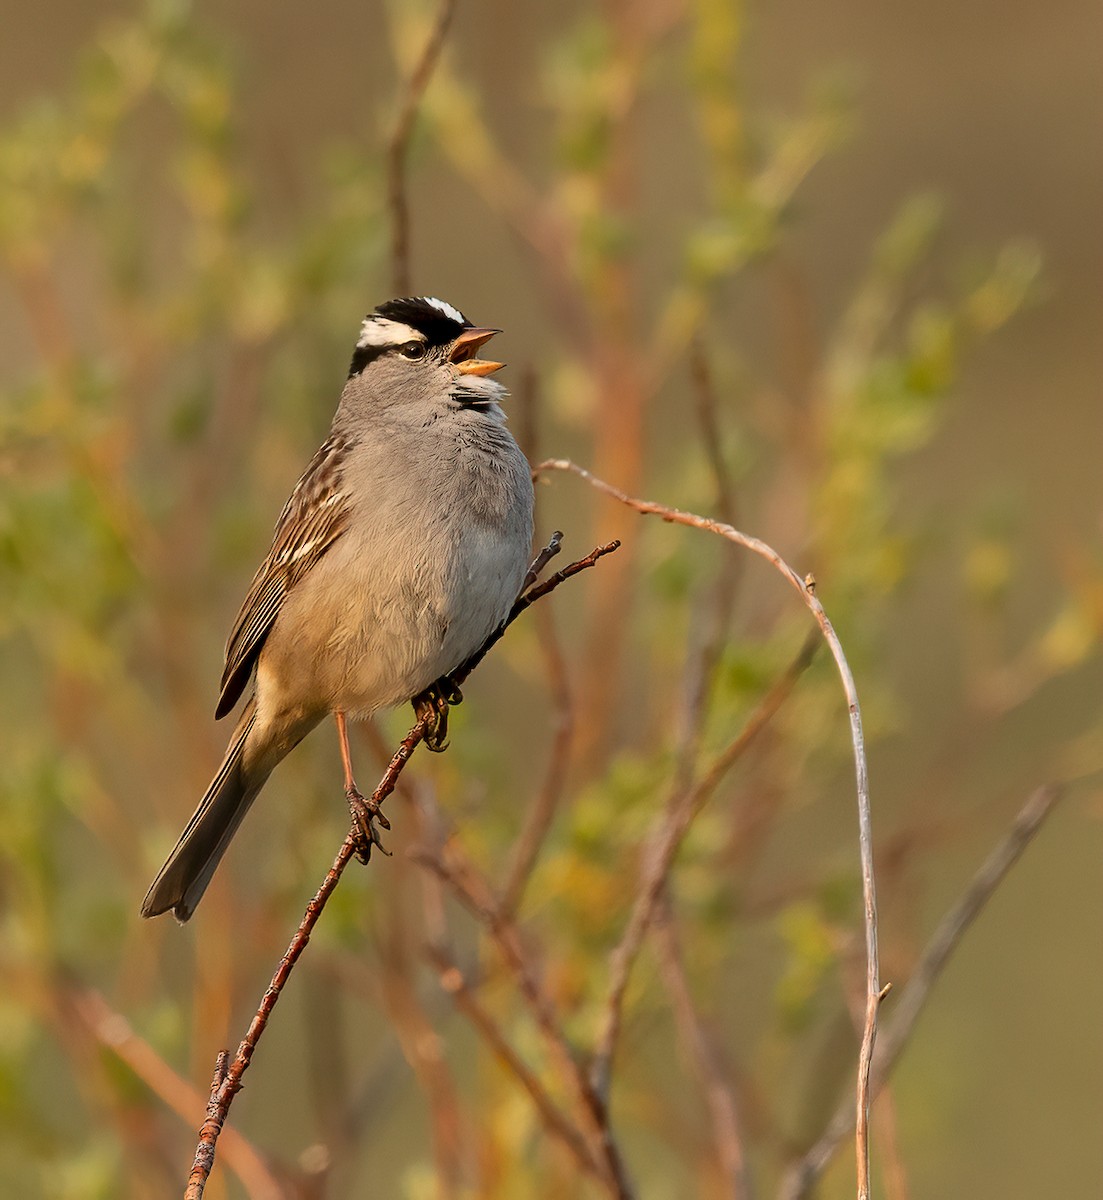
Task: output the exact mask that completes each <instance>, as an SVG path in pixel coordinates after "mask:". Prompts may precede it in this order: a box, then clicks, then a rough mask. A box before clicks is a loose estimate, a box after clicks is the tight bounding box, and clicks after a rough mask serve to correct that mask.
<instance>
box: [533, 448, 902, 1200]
mask: <svg viewBox="0 0 1103 1200" xmlns="http://www.w3.org/2000/svg"><path fill="white" fill-rule="evenodd" d="M541 471H570V472H573V473H574V474H575V475H578V476H579V477H580V478H582V479H584V480H586V482H587V483H589V484H590V485H591V486H592V487H594V488H596V489H597V490H598V491H601V492H604V493H605V494H606V495H608V496H612V497H613V498H614V499H615V500H618V501H620V503H621V504H625V505H627V506H628V507H629V508H633V509H635V510H636V512H639V513H643V514H645V515H653V516H658V517H661V518H662V519H663V520H664V521H670V522H672V523H674V524H677V525H687V526H690V527H691V528H694V529H703V530H705V531H707V532H709V533H716V534H719V535H720V536H721V537H724V538H727V539H728V541H731V542H734V543H735V544H736V545H738V546H742V547H744V548H745V549H747V550H751V551H753V553H755V554H758V555H759V556H761V557H762V558H764V559H766V561H767V562H769V563H771V564H772V565H773V566H774V567H775V569H776V570H778V571H779V572H780V573H781V575H782V576H783V578H784V579H785V580H786V581H787V582H788V583H789V584H790V586H792V587H793V588H794V589H795V591H796V592H797V593H798V595H799V596H800V597H801V599H802V600H803V601H804V603H805V604H806V605H807V607H808V608H809V609H810V611H811V612H812V615H813V616H814V617H815V619H816V623H817V624H818V625H819V627H820V631H821V633H822V635H823V638H824V640H825V641H826V642H827V645H828V647H829V648H830V650H831V654H832V657H833V658H834V659H835V666H836V668H837V670H838V672H839V678H840V680H841V682H842V685H843V691H844V692H845V694H846V700H847V708H848V711H849V716H850V736H851V741H852V743H853V748H854V773H855V778H856V783H857V793H858V846H859V852H860V857H861V864H862V894H863V900H864V910H865V911H864V924H865V943H866V994H865V1022H864V1026H863V1030H862V1046H861V1051H860V1053H859V1056H858V1079H857V1086H856V1089H855V1091H856V1095H855V1156H856V1159H857V1175H858V1197H859V1200H868V1196H869V1095H870V1092H869V1076H870V1068H871V1064H872V1062H873V1047H874V1043H875V1042H876V1039H877V1010H878V1008H879V1006H880V1003H881V999H882V991H881V981H880V965H879V960H878V947H877V889H876V883H875V880H874V874H873V831H872V824H871V819H870V805H869V769H868V766H867V764H866V754H865V737H864V734H863V731H862V716H861V708H860V706H859V704H858V690H857V687H856V686H855V683H854V676H853V674H852V673H851V670H850V664H849V663H848V662H847V660H846V654H845V653H844V652H843V647H842V643H841V642H840V641H839V638H838V635H837V634H836V633H835V630H834V628H833V627H832V625H831V622H830V620H829V619H828V616H827V613H826V612H825V611H824V608H823V605H822V604H821V603H820V602H819V600H818V599H817V598H816V584H815V580H814V579H813V578H812V577H811V576H807V577H805V578H802V577H801V576H800V575H798V574H797V573H796V571H794V570H793V568H792V567H791V566H789V564H788V563H787V562H786V561H785V560H784V559H783V558H782V557H781V555H780V554H778V552H777V551H776V550H775V549H774V548H773V547H772V546H769V545H767V544H766V543H765V542H763V541H762V540H761V539H759V538H756V537H751V536H749V535H748V534H745V533H741V532H740V531H739V530H738V529H735V528H734V527H733V526H731V525H728V524H726V523H724V522H722V521H714V520H711V519H710V518H708V517H701V516H698V515H696V514H695V513H690V512H684V511H682V510H681V509H677V508H671V507H669V506H668V505H665V504H656V503H655V502H654V501H651V500H640V499H637V498H636V497H634V496H629V495H628V494H627V493H626V492H623V491H621V489H620V488H617V487H614V486H613V485H612V484H609V483H606V482H605V481H604V480H603V479H598V478H597V477H596V476H594V475H592V474H591V473H590V472H589V471H587V470H585V469H584V468H583V467H580V466H578V465H577V464H575V463H573V462H570V461H569V460H567V459H549V460H548V461H546V462H543V463H541V464H540V465H539V466H537V467H536V469H535V473H536V474H539V473H540V472H541Z"/></svg>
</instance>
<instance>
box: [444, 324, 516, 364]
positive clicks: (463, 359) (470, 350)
mask: <svg viewBox="0 0 1103 1200" xmlns="http://www.w3.org/2000/svg"><path fill="white" fill-rule="evenodd" d="M501 332H502V331H501V330H500V329H465V330H464V331H463V333H461V334H460V336H459V337H458V338H456V341H455V344H454V345H453V347H452V353H451V354H450V355H449V356H448V358H449V361H450V362H451V363H452V365H453V366H454V367H455V368H456V370H457V371H458V372H459V373H460V374H461V375H491V374H493V373H494V372H495V371H500V370H501V369H502V367H504V366H505V363H500V362H491V361H490V359H488V358H476V357H475V355H476V354H477V353H478V350H479V347H480V346H482V345H484V344H485V343H486V342H489V341H490V339H491V338H492V337H493V336H494V335H495V334H496V333H501Z"/></svg>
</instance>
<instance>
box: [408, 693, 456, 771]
mask: <svg viewBox="0 0 1103 1200" xmlns="http://www.w3.org/2000/svg"><path fill="white" fill-rule="evenodd" d="M462 703H463V693H462V692H461V691H460V689H459V688H458V687H457V686H456V685H455V684H454V683H453V682H452V680H451V679H449V678H448V676H447V675H445V676H443V677H442V678H440V679H438V680H437V681H436V683H434V684H433V685H432V686H430V687H427V688H426V689H425V691H423V692H422V693H421V695H420V696H415V697H414V700H413V705H414V713H415V714H416V716H417V719H418V720H419V721H425V722H426V725H425V746H426V748H427V749H429V750H431V751H432V752H433V753H434V754H440V753H441V751H443V750H446V749H447V748H448V709H449V707H450V706H452V705H454V704H462Z"/></svg>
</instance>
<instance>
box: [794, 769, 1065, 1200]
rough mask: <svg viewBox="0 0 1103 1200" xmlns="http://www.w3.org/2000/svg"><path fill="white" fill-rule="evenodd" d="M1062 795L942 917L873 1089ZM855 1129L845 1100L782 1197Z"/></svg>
mask: <svg viewBox="0 0 1103 1200" xmlns="http://www.w3.org/2000/svg"><path fill="white" fill-rule="evenodd" d="M1060 798H1061V789H1060V788H1059V787H1057V786H1056V785H1053V784H1049V785H1047V786H1045V787H1041V788H1039V789H1038V790H1037V791H1036V792H1034V794H1033V795H1032V796H1031V797H1030V799H1029V800H1027V802H1026V803H1025V804H1024V805H1023V807H1022V808H1021V809H1020V810H1019V813H1018V815H1017V816H1016V818H1015V821H1014V823H1013V824H1012V826H1011V828H1010V830H1009V831H1008V832H1007V833H1006V834H1005V835H1004V837H1003V838H1002V839H1001V840H1000V842H999V844H998V845H997V846H996V848H995V849H994V850H993V851H992V853H991V854H990V855H989V856H988V858H987V859H985V861H984V863H983V864H982V865H981V867H980V869H979V870H978V871H977V873H976V875H974V876H973V879H972V881H971V882H970V884H969V886H968V887H967V888H966V889H965V893H964V895H963V896H962V897H961V899H960V900H959V901H958V903H957V904H956V905H955V906H954V907H953V908H952V909H951V910H950V911H949V912H948V913H947V914H946V916H945V917H943V919H942V923H941V924H940V925H939V927H938V929H937V930H935V934H934V937H932V938H931V940H930V943H929V944H928V946H927V948H926V950H924V951H923V954H922V956H921V957H920V959H919V962H918V963H917V964H916V968H915V970H914V971H913V972H912V975H911V978H910V979H909V980H908V982H907V983H906V984H905V985H904V987H903V988H901V990H900V998H899V1000H898V1001H897V1002H896V1004H895V1012H894V1014H893V1019H892V1022H891V1023H890V1024H889V1026H888V1029H887V1030H886V1031H885V1034H884V1036H883V1037H882V1039H881V1042H880V1045H879V1046H878V1053H877V1059H876V1062H875V1063H874V1064H873V1072H872V1082H871V1094H872V1095H874V1096H875V1095H876V1094H877V1092H878V1091H879V1090H880V1088H881V1087H882V1086H883V1085H884V1083H885V1081H886V1080H887V1079H888V1078H889V1076H890V1075H891V1074H892V1070H893V1068H894V1067H895V1066H896V1063H897V1060H898V1059H899V1058H900V1055H901V1053H902V1052H903V1049H904V1047H905V1046H906V1045H907V1043H908V1040H909V1038H910V1037H911V1034H912V1030H913V1029H914V1028H915V1023H916V1021H917V1020H918V1018H919V1014H920V1013H921V1012H922V1011H923V1008H924V1007H925V1006H926V1003H927V1000H928V998H929V997H930V993H931V989H932V988H933V987H934V985H935V983H936V982H937V980H938V978H939V976H940V975H941V974H942V971H943V969H944V968H945V966H946V963H947V962H948V961H949V959H950V956H951V955H952V954H953V952H954V950H956V949H957V946H958V944H959V943H960V941H961V939H962V937H963V935H964V934H965V932H966V930H967V929H968V928H969V926H970V925H972V923H973V922H974V921H975V920H976V919H977V917H978V916H979V914H980V912H981V910H982V909H983V908H984V906H985V904H987V903H988V901H989V899H991V897H992V894H993V892H995V890H996V888H997V887H998V886H999V884H1000V883H1001V882H1002V880H1003V878H1004V876H1005V875H1006V874H1007V872H1008V871H1010V870H1011V868H1012V867H1013V866H1014V865H1015V863H1016V862H1017V861H1018V859H1019V856H1020V855H1021V854H1022V852H1023V851H1024V850H1025V849H1026V847H1027V846H1028V845H1029V844H1030V842H1031V841H1032V839H1033V838H1034V836H1035V834H1036V833H1037V832H1038V830H1039V829H1040V828H1041V827H1042V823H1043V822H1044V821H1045V819H1046V817H1048V816H1049V814H1050V813H1051V812H1052V811H1053V807H1054V805H1055V804H1056V803H1057V801H1058V800H1059V799H1060ZM853 1128H854V1113H853V1110H852V1108H851V1106H850V1105H849V1104H841V1105H840V1106H839V1108H838V1109H837V1110H836V1111H835V1115H834V1116H833V1117H832V1118H831V1121H830V1122H829V1124H828V1126H827V1128H826V1129H825V1130H824V1132H823V1134H822V1135H821V1136H820V1138H819V1140H818V1141H817V1142H816V1144H815V1145H814V1146H813V1147H812V1148H811V1149H810V1150H809V1151H808V1152H807V1153H806V1154H805V1155H804V1156H803V1157H802V1158H801V1159H800V1161H799V1162H797V1163H795V1164H794V1165H793V1166H792V1167H791V1168H790V1170H789V1171H788V1173H787V1174H786V1177H785V1180H784V1181H783V1183H782V1186H781V1190H780V1191H779V1193H778V1195H779V1197H780V1200H803V1198H804V1197H806V1196H808V1194H809V1192H810V1191H811V1188H812V1185H813V1184H814V1183H815V1181H816V1179H817V1177H818V1176H819V1175H820V1173H821V1172H822V1171H823V1169H824V1168H825V1167H826V1166H827V1164H828V1163H829V1162H830V1161H831V1158H832V1157H833V1156H834V1153H835V1150H836V1149H837V1147H838V1145H839V1143H840V1142H841V1141H842V1140H843V1138H845V1137H846V1136H847V1134H848V1133H849V1132H850V1131H851V1129H853Z"/></svg>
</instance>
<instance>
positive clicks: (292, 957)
mask: <svg viewBox="0 0 1103 1200" xmlns="http://www.w3.org/2000/svg"><path fill="white" fill-rule="evenodd" d="M553 541H554V539H553ZM616 549H617V544H614V543H610V544H609V545H606V546H599V547H597V548H596V549H594V550H592V551H591V552H590V553H589V554H588V555H586V557H585V558H581V559H579V560H578V561H577V562H574V563H571V564H570V566H567V567H564V568H563V569H562V570H561V571H557V572H556V573H555V574H554V575H552V576H550V577H549V578H548V579H546V580H544V582H543V583H539V584H536V585H535V586H533V587H530V588H529V589H528V591H526V592H524V593H523V594H522V595H521V596H519V597H518V599H517V600H516V601H515V602H514V605H513V608H512V609H511V610H510V614H509V616H508V617H507V618H506V620H505V621H504V622H503V623H502V625H501V626H500V627H499V628H498V629H497V630H495V632H494V633H492V634H491V635H490V637H489V638H487V640H486V642H484V643H483V646H482V648H481V649H480V650H479V651H478V653H476V654H475V655H473V656H472V657H471V658H470V659H468V661H467V662H466V663H464V664H463V665H462V666H461V667H459V668H458V670H456V671H455V672H453V675H452V681H453V682H454V683H455V684H456V685H457V686H458V685H460V684H461V683H463V681H464V680H465V679H466V678H467V676H468V675H470V674H471V672H472V671H473V670H474V669H475V668H476V667H477V666H478V665H479V663H480V662H481V661H482V660H483V658H484V657H485V656H486V653H487V651H488V650H489V649H490V648H491V647H492V646H493V645H495V644H496V643H497V642H498V641H499V640H500V639H501V637H502V635H503V634H504V633H505V631H506V629H507V628H508V626H509V625H511V624H512V623H513V622H514V621H515V620H516V619H517V617H519V616H520V615H521V613H523V612H524V611H525V609H526V608H528V607H529V606H530V605H531V604H533V603H535V602H536V601H537V600H539V599H541V598H542V597H543V596H546V595H548V594H549V593H550V592H552V591H554V590H555V589H556V588H557V587H558V586H559V585H560V584H561V583H563V582H565V581H566V580H567V579H570V578H572V576H574V575H577V574H578V573H579V572H580V571H584V570H586V569H587V568H589V567H592V566H593V565H594V564H595V563H596V562H597V561H598V559H599V558H602V557H603V556H604V555H606V554H611V553H612V552H613V551H614V550H616ZM542 553H543V554H547V557H548V558H550V557H551V555H552V554H553V553H554V550H550V547H549V548H546V549H545V551H544V552H542ZM537 561H540V558H539V557H538V560H537ZM544 561H547V560H546V559H544ZM428 720H429V719H428V716H426V717H423V718H422V719H421V720H419V721H418V722H417V723H416V724H415V725H414V726H413V728H412V729H411V730H410V731H409V733H407V735H406V736H405V737H404V738H403V739H402V741H401V743H399V747H398V749H397V750H396V751H395V753H394V757H393V758H392V759H391V761H390V763H389V764H388V766H387V769H386V770H385V771H384V773H383V777H382V779H380V781H379V784H378V786H377V787H376V789H375V791H374V792H373V793H372V797H371V804H372V806H373V807H374V808H376V809H378V808H379V807H380V806H381V805H382V803H383V801H384V800H385V799H386V798H387V797H388V796H389V795H390V794H391V792H392V791H394V788H395V785H396V783H397V782H398V778H399V776H400V775H401V774H402V770H403V768H404V767H405V765H406V763H407V762H408V761H409V759H410V755H411V754H413V752H414V750H416V749H417V746H418V743H419V742H421V741H422V740H424V737H425V731H426V728H427V726H428ZM358 845H359V830H358V828H357V827H356V825H355V824H354V825H353V826H352V828H350V829H349V832H348V833H347V834H346V835H345V840H344V841H343V842H342V843H341V848H340V850H338V852H337V857H336V858H335V859H334V861H333V866H332V867H330V869H329V871H328V872H327V873H326V877H325V879H324V880H323V881H322V884H321V886H320V887H319V888H318V890H317V892H315V894H314V896H313V898H312V899H311V901H310V903H309V904H308V905H307V908H306V913H305V914H304V916H303V919H302V921H301V922H300V923H299V928H298V929H297V930H296V932H295V936H294V937H293V938H292V939H291V942H290V944H289V946H288V948H287V952H286V954H284V956H283V958H282V959H281V960H280V963H279V965H278V966H277V968H276V972H275V974H274V975H273V976H272V982H271V983H270V984H269V985H268V990H267V991H266V992H265V993H264V996H263V998H262V999H261V1002H260V1005H259V1007H258V1008H257V1011H256V1014H255V1015H254V1017H253V1020H252V1022H251V1023H250V1025H249V1029H248V1032H247V1033H246V1035H245V1037H244V1039H243V1040H242V1042H241V1044H240V1045H239V1046H238V1049H237V1054H236V1055H235V1056H234V1060H233V1062H232V1063H231V1064H230V1066H229V1069H228V1070H227V1071H226V1072H225V1073H224V1074H223V1073H221V1072H218V1073H216V1076H215V1082H214V1083H212V1086H211V1097H210V1102H209V1104H208V1108H207V1119H206V1120H205V1121H204V1122H203V1125H202V1127H201V1128H200V1130H199V1141H198V1144H197V1146H196V1150H195V1160H194V1163H193V1165H192V1171H191V1175H190V1176H189V1178H188V1186H187V1190H186V1191H185V1193H184V1200H201V1197H202V1196H203V1191H204V1188H205V1186H206V1182H207V1179H208V1177H209V1176H210V1173H211V1169H212V1168H213V1166H214V1158H215V1146H216V1144H217V1142H218V1139H219V1136H220V1134H221V1133H222V1129H223V1126H224V1125H225V1122H226V1115H227V1113H228V1112H229V1110H230V1105H231V1104H232V1103H233V1099H234V1096H235V1095H236V1094H237V1093H238V1092H239V1091H240V1090H241V1086H242V1084H241V1078H242V1076H243V1075H244V1074H245V1072H246V1070H247V1069H248V1067H249V1063H250V1061H251V1060H252V1057H253V1052H254V1051H255V1050H256V1046H257V1042H258V1041H259V1039H260V1037H261V1034H263V1033H264V1030H265V1027H266V1026H267V1024H268V1019H269V1017H270V1016H271V1014H272V1010H273V1009H274V1008H275V1006H276V1002H277V1001H278V1000H279V998H280V993H281V992H282V990H283V987H284V984H285V983H286V982H287V980H288V978H289V977H290V975H291V971H292V970H293V969H294V966H295V963H296V962H297V961H298V959H299V956H300V955H301V954H302V952H303V950H305V949H306V944H307V942H308V941H309V940H310V935H311V933H312V932H313V930H314V926H315V925H316V924H317V922H318V918H319V917H320V916H321V915H322V910H323V909H324V908H325V905H326V902H327V901H328V900H329V897H330V896H331V895H332V893H333V891H334V889H335V888H336V887H337V884H338V883H339V882H340V880H341V875H342V874H343V873H344V870H345V868H346V867H347V866H348V864H349V860H350V859H351V858H352V857H353V855H354V854H355V853H356V850H357V847H358Z"/></svg>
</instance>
